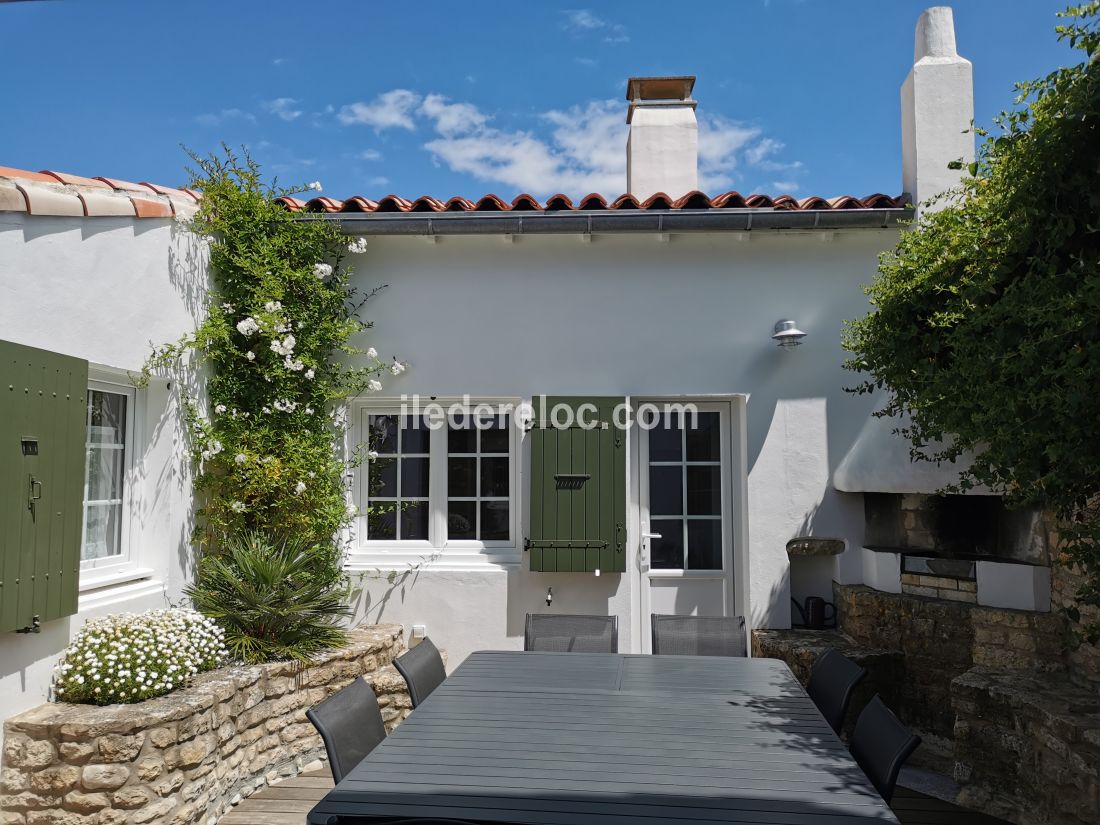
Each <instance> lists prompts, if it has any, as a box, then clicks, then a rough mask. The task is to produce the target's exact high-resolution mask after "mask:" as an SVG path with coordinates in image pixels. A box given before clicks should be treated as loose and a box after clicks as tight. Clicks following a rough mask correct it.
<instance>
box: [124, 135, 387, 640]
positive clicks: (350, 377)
mask: <svg viewBox="0 0 1100 825" xmlns="http://www.w3.org/2000/svg"><path fill="white" fill-rule="evenodd" d="M192 159H193V160H194V161H195V163H196V164H197V169H196V170H194V171H192V173H191V176H192V179H191V183H190V185H191V186H192V187H194V188H195V189H197V190H200V191H201V192H202V198H201V200H200V202H199V208H198V211H197V212H196V214H195V216H194V218H193V219H192V220H191V222H190V226H189V228H190V230H191V231H192V232H195V233H197V234H198V235H200V236H201V237H203V238H204V239H205V240H206V242H207V244H208V246H209V250H210V290H209V298H208V300H207V305H206V315H205V318H204V320H203V322H202V324H201V325H200V326H199V328H198V329H197V330H196V331H195V333H194V334H193V336H185V337H184V338H181V339H180V340H179V341H178V342H176V343H174V344H168V345H165V346H161V347H158V348H157V349H156V350H154V352H153V355H152V356H151V357H150V358H149V360H148V361H147V363H146V366H145V370H144V372H143V375H144V376H145V378H146V379H147V378H148V377H149V376H150V375H152V374H153V372H162V371H168V372H171V371H173V370H174V369H177V368H179V367H180V366H181V364H182V363H184V361H185V360H186V363H187V364H188V365H189V367H191V368H194V367H195V366H198V365H201V366H203V367H205V368H206V374H207V375H208V376H209V377H208V379H207V380H206V383H205V390H206V392H205V395H206V403H205V404H204V405H201V408H200V404H199V403H198V402H197V401H196V400H191V401H190V402H188V401H186V399H185V403H184V410H185V415H186V420H187V424H188V428H189V432H190V436H191V446H192V450H193V460H194V463H195V467H196V473H195V489H196V492H197V493H198V496H199V503H200V508H199V510H198V513H197V515H198V516H199V518H198V523H197V527H196V531H195V535H194V539H195V542H196V544H197V545H198V546H199V548H200V550H201V552H202V553H204V554H215V555H217V554H220V553H223V552H224V550H225V548H226V546H227V545H228V544H229V543H230V542H232V541H233V540H235V539H237V538H239V537H241V536H244V535H246V534H253V533H256V534H260V535H262V536H264V537H266V538H267V539H269V540H270V541H272V542H273V543H275V544H279V543H280V542H282V541H285V540H287V539H290V538H293V539H294V540H295V541H301V542H304V543H305V544H307V545H308V546H310V547H322V548H326V547H327V548H329V551H328V560H327V561H324V559H323V557H324V555H325V554H324V553H313V554H311V555H310V556H309V558H308V563H309V564H317V565H318V569H317V572H316V577H317V579H318V580H319V581H322V582H327V583H328V584H329V585H331V587H333V588H343V587H345V586H346V581H345V580H344V578H343V574H342V572H341V565H340V564H339V558H340V554H341V547H340V544H339V537H341V536H346V535H347V533H346V531H345V530H344V528H345V527H347V525H348V524H349V523H350V521H351V519H352V518H353V517H354V512H353V511H351V510H349V508H348V506H347V500H348V487H347V485H348V484H349V483H350V474H349V472H348V469H349V464H351V463H353V462H354V461H355V460H357V459H358V458H359V456H358V454H356V455H351V456H348V455H346V454H345V452H344V449H343V445H344V442H345V433H346V428H347V423H346V421H345V420H344V419H343V418H337V417H334V416H332V415H331V414H330V413H331V411H332V410H333V408H335V407H337V406H339V405H341V404H342V403H344V402H346V400H347V399H348V398H352V397H355V396H357V395H360V394H362V393H365V392H378V391H379V390H380V389H381V388H382V381H383V380H385V381H390V380H393V377H394V376H397V375H398V374H399V373H398V370H396V369H395V368H394V364H400V369H404V366H405V365H404V364H402V363H401V362H399V361H398V360H397V359H395V358H394V359H392V360H389V359H383V357H382V356H380V355H379V353H378V351H377V350H376V349H375V348H374V347H370V348H366V347H365V344H366V341H365V340H364V338H365V336H366V335H367V334H368V333H369V330H370V324H369V323H368V322H366V321H364V320H362V319H361V317H360V315H361V311H362V309H363V307H364V304H365V303H366V302H367V300H369V299H370V298H371V297H372V296H373V295H374V294H375V293H376V292H377V291H378V290H377V289H375V290H373V291H366V292H364V291H360V290H358V289H356V288H355V287H354V286H352V285H351V282H350V275H351V269H350V268H349V267H348V266H346V264H345V262H346V261H347V260H348V259H349V257H350V256H351V255H353V254H358V255H362V254H363V253H365V252H366V244H365V243H362V244H357V243H354V242H352V243H350V244H349V241H348V239H347V238H346V237H344V236H343V235H341V234H340V232H339V230H338V228H337V227H336V225H335V224H333V223H331V222H326V221H313V220H302V219H301V216H299V215H295V214H294V213H292V212H290V211H288V210H287V209H286V208H285V207H284V206H283V205H282V204H281V203H278V202H277V201H276V198H277V197H280V196H285V195H291V194H293V193H294V192H297V191H302V190H306V189H314V190H319V189H320V184H319V183H316V182H314V184H311V185H309V186H305V187H299V188H298V189H297V190H295V189H282V188H276V187H273V186H268V185H266V184H265V183H264V182H263V181H262V178H261V174H260V170H259V168H258V167H257V165H256V164H255V163H254V162H253V161H252V160H251V159H250V158H248V157H247V155H245V156H244V157H238V156H237V155H235V154H234V153H233V152H232V151H230V150H229V149H228V147H226V149H225V152H224V154H222V155H215V156H210V157H199V156H197V155H192ZM361 345H362V346H361ZM179 385H180V384H179V382H177V386H179ZM207 411H209V412H207ZM202 569H203V568H202V567H201V565H200V579H199V585H200V586H201V585H202V583H203V582H202V572H201V571H202ZM237 626H243V624H234V625H232V627H237ZM226 627H227V629H228V628H229V627H230V625H227V626H226ZM231 632H232V631H231ZM230 641H231V642H232V641H233V640H230ZM230 647H231V649H237V645H235V644H233V643H231V644H230Z"/></svg>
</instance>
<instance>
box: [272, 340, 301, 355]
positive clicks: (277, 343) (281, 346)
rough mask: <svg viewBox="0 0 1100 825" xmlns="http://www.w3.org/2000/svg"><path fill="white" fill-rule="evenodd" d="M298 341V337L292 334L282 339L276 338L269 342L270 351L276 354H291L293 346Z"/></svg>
mask: <svg viewBox="0 0 1100 825" xmlns="http://www.w3.org/2000/svg"><path fill="white" fill-rule="evenodd" d="M297 343H298V339H297V338H295V337H294V336H293V335H288V336H287V337H286V338H283V339H282V340H280V339H278V338H276V339H275V340H274V341H272V342H271V351H272V352H274V353H276V354H278V355H291V354H293V352H294V346H295V344H297Z"/></svg>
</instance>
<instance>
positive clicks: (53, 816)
mask: <svg viewBox="0 0 1100 825" xmlns="http://www.w3.org/2000/svg"><path fill="white" fill-rule="evenodd" d="M96 819H97V818H96V815H95V814H78V813H76V812H74V811H66V810H62V809H58V808H51V809H50V810H46V811H30V812H29V813H28V814H27V825H95V823H96Z"/></svg>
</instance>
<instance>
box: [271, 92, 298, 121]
mask: <svg viewBox="0 0 1100 825" xmlns="http://www.w3.org/2000/svg"><path fill="white" fill-rule="evenodd" d="M297 102H298V101H297V100H295V99H294V98H292V97H277V98H275V99H274V100H268V101H266V102H265V103H264V104H263V106H264V110H265V111H267V112H269V113H270V114H273V115H275V117H277V118H280V119H282V120H285V121H286V122H287V123H289V122H290V121H292V120H295V119H297V118H299V117H301V116H302V110H301V109H295V108H294V104H295V103H297Z"/></svg>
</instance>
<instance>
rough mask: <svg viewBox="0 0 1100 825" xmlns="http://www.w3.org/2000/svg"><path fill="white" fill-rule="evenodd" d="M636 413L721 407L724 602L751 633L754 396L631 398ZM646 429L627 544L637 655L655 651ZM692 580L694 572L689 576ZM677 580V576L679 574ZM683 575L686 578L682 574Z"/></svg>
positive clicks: (631, 448) (634, 452) (634, 430)
mask: <svg viewBox="0 0 1100 825" xmlns="http://www.w3.org/2000/svg"><path fill="white" fill-rule="evenodd" d="M628 401H629V403H630V404H631V407H632V408H633V409H634V410H637V408H638V407H639V406H640V405H641V404H645V403H647V402H649V403H656V404H662V403H667V402H676V403H681V404H683V403H690V402H696V403H699V404H706V405H708V406H711V407H713V408H714V409H720V410H721V411H722V412H723V414H724V418H725V420H726V428H725V431H724V432H723V435H724V437H725V442H726V450H727V461H724V462H723V471H722V482H723V484H725V485H727V486H726V494H725V497H724V501H723V508H722V509H723V518H724V519H725V518H726V517H727V514H728V518H729V525H730V529H729V530H728V531H727V534H726V537H725V538H724V544H725V545H726V547H725V550H724V552H725V553H726V554H727V555H726V557H725V559H724V567H725V569H727V570H728V571H729V573H730V574H731V575H728V576H727V578H726V582H727V587H726V592H725V593H724V600H725V603H726V604H727V606H729V607H728V608H727V612H730V613H731V614H734V615H740V616H744V617H745V621H746V624H748V625H749V630H750V631H751V629H752V628H751V618H750V611H749V578H748V577H749V560H748V547H749V526H748V450H747V442H748V437H747V432H746V418H747V417H746V415H745V411H746V410H745V408H746V405H747V403H748V396H747V395H745V394H741V393H729V394H702V395H668V396H644V397H631V398H629V399H628ZM641 442H642V439H641V430H640V428H639V427H638V425H637V423H635V424H634V425H633V426H632V427H631V429H630V431H629V438H628V441H627V447H628V451H627V481H628V484H627V494H628V495H627V510H628V513H627V531H628V532H627V541H628V547H629V553H630V555H629V557H628V565H627V573H628V575H629V576H630V598H631V604H632V605H633V606H634V609H633V610H632V611H631V613H632V616H631V634H630V638H631V644H630V647H631V652H633V653H642V652H645V651H647V650H649V630H650V629H649V605H648V593H647V592H646V579H645V575H644V573H645V571H643V569H642V563H641V559H642V552H641V551H642V520H643V515H645V516H646V517H647V518H648V513H645V514H643V512H642V472H643V470H644V468H643V466H642V459H643V455H642V453H643V449H642V446H641ZM689 576H690V574H689ZM671 577H676V576H675V574H674V575H673V576H671ZM680 577H684V574H683V573H681V574H680Z"/></svg>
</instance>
